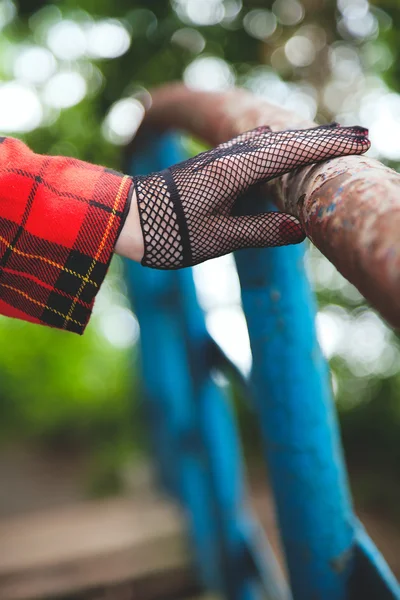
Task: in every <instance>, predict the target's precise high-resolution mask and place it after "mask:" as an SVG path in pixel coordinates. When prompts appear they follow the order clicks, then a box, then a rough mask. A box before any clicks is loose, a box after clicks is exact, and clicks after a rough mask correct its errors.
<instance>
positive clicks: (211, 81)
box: [183, 56, 235, 92]
mask: <svg viewBox="0 0 400 600" xmlns="http://www.w3.org/2000/svg"><path fill="white" fill-rule="evenodd" d="M183 80H184V82H185V83H186V85H187V86H188V87H190V88H192V89H195V90H207V91H209V92H214V91H220V90H226V89H228V88H230V87H232V86H233V85H234V83H235V74H234V72H233V69H232V67H231V66H230V65H229V64H228V63H227V62H226V61H225V60H223V59H222V58H217V57H215V56H201V57H199V58H196V59H195V60H194V61H193V62H191V63H190V64H189V65H188V66H187V67H186V69H185V72H184V74H183Z"/></svg>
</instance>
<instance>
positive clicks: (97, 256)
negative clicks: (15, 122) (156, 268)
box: [0, 138, 133, 334]
mask: <svg viewBox="0 0 400 600" xmlns="http://www.w3.org/2000/svg"><path fill="white" fill-rule="evenodd" d="M132 191H133V182H132V179H131V178H130V177H128V176H124V175H122V174H121V173H118V172H116V171H113V170H111V169H107V168H104V167H98V166H95V165H91V164H89V163H85V162H82V161H79V160H76V159H71V158H65V157H48V156H41V155H38V154H34V153H33V152H31V151H30V150H29V149H28V148H27V147H26V146H25V145H24V144H23V143H22V142H20V141H18V140H14V139H12V138H3V139H1V140H0V313H2V314H4V315H7V316H10V317H18V318H22V319H24V320H27V321H32V322H35V323H41V324H44V325H49V326H51V327H57V328H59V329H64V330H67V331H73V332H75V333H79V334H82V333H83V332H84V330H85V327H86V325H87V323H88V321H89V318H90V315H91V312H92V309H93V305H94V300H95V297H96V294H97V293H98V291H99V289H100V287H101V284H102V283H103V280H104V277H105V275H106V273H107V270H108V267H109V264H110V261H111V258H112V256H113V252H114V248H115V244H116V242H117V239H118V236H119V234H120V232H121V229H122V227H123V225H124V222H125V219H126V216H127V214H128V212H129V207H130V201H131V196H132Z"/></svg>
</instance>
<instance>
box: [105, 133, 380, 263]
mask: <svg viewBox="0 0 400 600" xmlns="http://www.w3.org/2000/svg"><path fill="white" fill-rule="evenodd" d="M367 135H368V131H367V130H366V129H364V128H361V127H343V128H342V127H339V126H338V125H337V124H336V123H334V124H332V125H325V126H321V127H315V128H313V129H304V130H294V131H281V132H276V133H273V132H272V131H271V130H270V129H269V127H266V126H263V127H259V128H257V129H255V130H252V131H249V132H247V133H244V134H241V135H239V136H238V137H236V138H234V139H233V140H231V141H229V142H226V143H224V144H221V145H219V146H217V147H216V148H214V149H213V150H210V151H208V152H203V153H201V154H199V155H198V156H196V157H194V158H191V159H189V160H187V161H184V162H182V163H179V164H177V165H174V166H173V167H171V168H169V169H165V170H164V171H162V172H160V173H153V174H151V175H148V176H143V177H135V178H134V184H135V190H136V198H133V203H132V208H131V211H130V214H129V215H128V218H127V221H126V223H125V226H124V229H123V231H122V233H121V235H120V239H119V240H118V243H117V247H116V250H117V252H120V253H122V254H124V255H127V256H129V257H130V258H134V259H136V260H140V258H141V257H142V264H143V265H145V266H149V267H154V268H158V269H177V268H181V267H187V266H192V265H195V264H198V263H200V262H203V261H205V260H208V259H210V258H214V257H217V256H222V255H223V254H227V253H229V252H233V251H235V250H238V249H240V248H254V247H257V248H258V247H266V246H282V245H287V244H296V243H298V242H301V241H302V240H303V239H304V237H305V235H304V233H303V230H302V228H301V225H300V223H299V222H298V220H297V219H296V218H295V217H293V216H292V215H289V214H286V213H279V212H266V213H262V214H259V215H252V216H232V208H233V205H234V203H235V200H236V199H237V197H238V196H239V195H241V194H242V193H244V192H246V191H247V190H248V189H249V188H250V187H251V186H252V185H254V184H259V183H264V182H266V181H268V180H270V179H273V178H274V177H277V176H280V175H283V174H284V173H287V172H289V171H291V170H292V169H295V168H297V167H300V166H304V165H308V164H312V163H315V162H320V161H323V160H326V159H328V158H333V157H337V156H344V155H349V154H362V153H363V152H365V151H366V150H368V148H369V146H370V144H369V141H368V138H367ZM135 200H136V202H135ZM142 255H143V256H142Z"/></svg>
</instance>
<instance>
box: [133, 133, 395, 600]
mask: <svg viewBox="0 0 400 600" xmlns="http://www.w3.org/2000/svg"><path fill="white" fill-rule="evenodd" d="M183 158H184V153H183V150H182V148H181V146H180V144H179V141H178V138H175V137H174V136H172V135H170V134H167V135H166V134H164V135H162V136H160V137H158V138H157V139H148V140H147V143H146V144H144V145H143V144H141V146H140V152H137V153H135V154H134V155H133V156H132V157H130V162H129V168H130V172H131V174H133V175H134V174H145V173H148V172H151V171H156V170H161V169H163V168H166V167H167V166H169V165H171V164H173V163H175V162H178V161H179V160H182V159H183ZM303 252H304V249H303V247H302V246H291V247H286V248H276V249H263V250H247V251H242V252H239V253H237V257H236V261H237V267H238V273H239V278H240V282H241V288H242V299H243V309H244V312H245V316H246V319H247V324H248V330H249V335H250V341H251V348H252V354H253V372H252V377H251V381H250V383H249V386H248V393H249V395H251V396H252V400H253V405H254V407H255V410H256V411H257V415H258V420H259V423H260V428H261V432H262V440H263V446H264V454H265V458H266V461H267V463H268V470H269V474H270V477H271V482H272V486H273V491H274V496H275V501H276V506H277V512H278V519H279V525H280V531H281V536H282V541H283V546H284V550H285V556H286V561H287V566H288V572H289V576H290V588H291V592H290V591H289V589H288V587H287V585H286V584H285V582H284V580H283V577H282V574H281V572H280V570H279V568H278V566H277V563H276V561H275V559H274V556H273V554H272V552H271V550H270V547H269V544H268V542H267V540H266V538H265V536H263V535H261V533H260V529H259V527H258V526H257V523H256V521H255V519H254V517H253V516H252V514H251V511H250V508H249V506H248V504H247V502H246V491H245V484H244V474H243V461H242V457H241V450H240V443H239V439H238V431H237V428H236V423H235V417H234V414H233V412H232V407H231V405H230V402H229V397H228V394H227V391H226V390H225V389H221V388H220V387H219V386H218V385H217V383H216V382H215V378H213V371H214V370H215V369H221V367H222V368H223V363H224V358H223V356H222V354H221V353H220V352H219V351H218V348H217V346H216V344H215V343H214V342H213V340H212V339H211V337H210V336H209V334H208V332H207V329H206V326H205V319H204V315H203V313H202V310H201V308H200V306H199V304H198V301H197V298H196V293H195V287H194V283H193V277H192V273H191V270H190V269H184V270H181V271H176V272H162V271H154V270H151V269H144V268H143V267H141V266H140V265H137V264H133V263H129V264H128V265H127V277H128V284H129V289H130V293H131V296H132V299H133V303H134V306H135V310H136V314H137V316H138V319H139V322H140V327H141V357H142V358H141V360H142V372H143V392H144V396H145V398H146V402H145V406H146V410H147V416H148V423H149V430H150V435H151V439H152V444H153V449H154V456H155V459H156V463H157V467H158V473H159V479H160V483H161V484H162V485H163V487H164V488H165V489H166V490H167V491H168V492H169V493H170V494H171V495H173V496H174V497H176V498H177V500H179V501H180V503H181V505H182V506H183V508H184V509H185V511H186V513H187V515H188V522H189V526H190V534H191V539H192V544H193V550H194V554H195V560H196V562H197V565H198V570H199V576H200V578H201V580H202V582H203V584H204V586H205V588H207V589H210V590H216V591H218V592H220V594H221V595H222V597H224V598H226V599H228V600H253V599H254V600H256V599H259V598H265V597H266V598H268V599H270V600H271V599H274V600H275V599H276V600H281V599H289V598H290V597H293V598H294V600H303V599H304V600H314V599H315V600H345V599H349V600H358V598H363V599H365V600H368V599H371V600H372V599H373V600H375V599H379V600H385V599H392V600H393V599H398V598H400V588H399V585H398V583H397V582H396V580H395V578H394V577H393V575H392V574H391V572H390V570H389V569H388V567H387V565H386V563H385V562H384V560H383V558H382V557H381V556H380V554H379V552H378V551H377V550H376V548H375V547H374V545H373V543H372V542H371V540H370V539H369V538H368V536H367V534H366V533H365V532H364V530H363V529H362V527H361V526H360V525H359V524H358V522H357V520H356V518H355V516H354V513H353V509H352V505H351V499H350V495H349V491H348V485H347V477H346V471H345V467H344V462H343V457H342V451H341V445H340V440H339V435H338V427H337V421H336V414H335V409H334V405H333V401H332V397H331V390H330V383H329V373H328V370H327V365H326V363H325V361H324V359H323V357H322V355H321V351H320V349H319V345H318V342H317V338H316V333H315V324H314V319H315V311H316V307H315V300H314V297H313V294H312V292H311V290H310V287H309V284H308V282H307V278H306V276H305V272H304V267H303ZM221 357H222V358H221ZM366 582H367V583H366ZM361 590H362V591H361ZM360 593H361V594H362V595H360Z"/></svg>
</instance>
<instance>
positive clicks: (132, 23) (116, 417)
mask: <svg viewBox="0 0 400 600" xmlns="http://www.w3.org/2000/svg"><path fill="white" fill-rule="evenodd" d="M191 1H192V4H193V0H191ZM194 1H197V4H198V6H199V5H200V6H201V5H202V4H203V0H194ZM290 1H291V3H292V4H293V2H294V4H295V5H297V8H298V7H299V6H300V9H301V18H300V19H299V20H297V21H296V19H294V20H293V18H292V22H289V24H287V21H288V19H286V22H285V18H283V17H282V16H281V17H279V15H281V14H282V3H280V4H279V2H275V3H272V2H270V1H268V0H243V1H241V0H225V1H224V2H222V0H221V2H219V1H218V0H215V2H214V4H215V5H217V4H222V6H223V8H224V10H225V18H224V19H223V20H220V21H219V22H216V23H214V24H209V25H202V24H200V23H199V22H196V20H194V21H193V20H191V19H190V18H189V17H188V16H187V14H186V16H185V1H184V0H182V1H180V0H179V1H176V2H175V1H173V2H168V1H167V0H151V1H148V2H144V1H138V0H81V1H80V2H76V1H74V0H60V1H58V2H54V3H51V2H47V3H46V2H43V1H36V0H20V2H18V4H13V3H12V2H11V1H10V0H3V1H2V2H0V16H1V15H3V16H4V15H6V16H7V15H8V17H7V18H4V19H3V20H4V21H5V24H4V26H3V29H2V32H1V38H0V50H1V52H0V79H1V80H2V81H3V82H7V81H12V80H14V79H15V73H14V71H13V64H14V62H13V61H14V60H15V57H16V56H18V53H19V52H20V51H21V48H23V47H24V46H26V45H27V44H29V45H33V46H38V47H47V44H48V35H49V31H50V30H51V28H52V27H53V26H54V25H55V24H56V23H58V22H60V21H61V20H63V19H69V20H72V21H75V22H76V23H78V24H80V25H82V26H85V25H87V24H90V23H92V22H97V21H99V20H100V19H116V20H118V21H119V22H120V23H122V25H123V26H124V27H125V29H126V30H127V31H128V32H129V35H130V38H131V43H130V46H129V49H128V50H127V51H126V52H125V53H124V54H123V55H121V56H118V57H116V58H113V59H96V58H90V57H89V56H87V55H83V56H81V57H80V58H78V59H77V60H74V61H68V60H61V59H57V70H58V71H59V72H62V71H63V70H65V69H70V70H71V69H72V70H74V71H76V72H78V73H80V74H82V75H83V77H84V78H85V80H86V83H87V93H86V95H85V97H84V98H83V99H82V101H80V102H79V103H78V104H76V105H75V106H72V107H70V108H67V109H63V110H56V109H54V108H49V107H46V106H45V103H44V104H43V106H44V109H43V110H44V120H43V123H42V124H41V125H40V126H38V127H37V128H35V129H34V130H31V131H28V132H15V135H18V136H19V137H22V138H23V139H24V140H25V141H27V143H28V144H29V145H30V146H31V147H32V149H34V150H35V151H37V152H41V153H51V154H66V155H74V156H77V157H79V158H82V159H84V160H88V161H92V162H96V163H101V164H107V165H109V166H113V167H115V168H118V169H121V168H122V166H121V165H122V161H123V150H124V148H123V147H121V146H119V145H117V144H112V143H111V142H109V141H107V139H106V138H105V136H104V135H103V130H104V129H103V123H104V119H105V118H106V115H107V114H108V112H109V111H110V109H111V108H112V107H113V105H114V104H115V103H116V102H117V101H118V100H120V99H121V98H127V97H131V96H137V95H138V94H139V95H140V93H142V92H143V89H145V90H147V89H150V88H151V87H153V86H157V85H160V84H162V83H165V82H167V81H172V80H180V79H182V77H183V76H184V73H185V69H186V68H187V66H188V65H189V64H191V63H192V61H194V60H196V59H198V58H199V55H200V56H206V57H207V56H208V57H216V58H219V59H222V60H223V61H225V62H226V64H227V65H228V66H229V67H230V69H231V73H233V74H234V77H235V81H236V85H242V86H247V87H250V88H251V81H252V80H254V77H256V76H259V75H260V73H262V72H264V71H262V69H266V71H265V72H266V73H267V74H269V75H268V76H269V77H270V76H271V72H272V70H273V71H274V72H275V73H276V76H277V81H278V82H279V81H283V82H287V83H290V85H293V86H295V87H292V88H290V89H291V90H299V89H303V90H306V92H307V90H308V92H307V93H311V96H312V97H313V101H314V103H315V106H316V110H315V111H314V112H315V113H316V114H315V115H314V116H315V119H316V120H317V121H320V122H325V121H328V120H331V119H333V118H335V117H336V116H337V114H338V113H339V115H343V114H346V101H347V100H348V98H349V97H350V95H351V93H352V87H351V82H350V83H349V84H348V92H347V91H346V90H347V88H345V89H344V92H343V90H342V92H343V97H342V100H341V106H340V107H339V108H338V110H336V111H332V110H331V109H330V108H329V103H328V105H327V103H326V102H325V101H324V90H325V89H326V86H327V85H328V83H329V82H331V81H332V80H333V78H334V70H333V68H332V52H333V51H334V50H335V48H338V47H340V48H346V49H347V50H346V51H351V52H352V54H350V56H352V57H353V58H352V61H353V62H351V61H350V67H349V68H350V69H351V68H354V69H355V68H356V67H357V69H358V71H357V77H359V78H361V79H362V80H364V81H369V80H370V79H371V78H374V79H373V80H374V82H375V84H377V82H378V83H379V85H386V86H388V90H392V91H393V92H394V93H396V92H400V43H399V42H398V40H399V39H400V38H399V35H400V4H399V3H398V1H397V0H375V1H374V2H371V3H369V4H368V2H366V1H365V0H352V1H350V2H348V3H347V4H348V6H351V7H353V9H357V7H358V8H359V10H360V11H361V12H360V15H362V14H365V11H367V12H368V15H371V18H372V19H373V26H371V28H370V30H369V31H367V32H366V33H365V34H363V33H361V34H355V33H354V31H353V32H352V29H351V27H350V29H349V28H347V29H346V18H345V17H346V11H345V8H344V5H345V3H344V2H338V3H336V2H333V1H330V0H304V1H303V2H302V4H300V3H299V2H297V0H290ZM209 2H211V0H204V4H207V3H209ZM288 2H289V0H288ZM211 4H213V3H212V2H211ZM289 4H290V2H289ZM293 10H294V9H293ZM252 11H260V12H259V13H257V14H256V13H252ZM271 11H272V12H271ZM363 11H364V13H363ZM200 13H201V11H200ZM251 14H253V16H254V15H256V17H257V18H260V19H261V20H262V19H263V18H264V19H266V20H268V19H269V20H270V21H271V19H272V20H274V19H275V21H276V28H275V30H274V31H273V33H272V34H271V35H266V36H265V38H264V39H263V36H262V35H261V36H260V35H259V34H257V35H254V31H255V29H254V24H253V26H252V27H253V29H252V27H250V25H247V26H245V24H246V23H250V21H251V19H250V16H251ZM10 15H11V16H10ZM249 15H250V16H249ZM274 15H276V16H274ZM353 16H354V13H353ZM246 18H247V20H246ZM7 19H8V22H7ZM200 21H201V18H200ZM270 21H269V22H270ZM289 21H290V19H289ZM343 22H345V24H344V25H343ZM253 23H254V19H253ZM310 26H311V28H314V29H307V27H308V28H309V27H310ZM305 27H306V29H304V28H305ZM184 28H185V29H187V30H188V31H189V39H191V40H192V42H191V43H188V44H186V45H185V44H183V43H177V41H176V40H177V37H176V36H174V34H175V33H176V32H177V31H180V30H182V29H184ZM301 28H303V29H301ZM315 28H316V29H315ZM316 31H317V33H318V34H319V35H320V36H321V35H322V34H323V37H324V42H323V44H322V46H321V47H320V49H319V50H318V51H317V52H316V53H315V57H314V58H313V60H312V61H311V62H309V64H306V65H297V66H296V65H295V64H292V63H290V61H289V60H287V57H286V58H285V53H284V48H285V44H286V43H287V41H288V40H290V39H291V38H292V37H293V36H295V35H302V36H303V37H304V36H305V37H307V35H309V36H310V39H311V40H312V41H313V38H312V36H313V35H314V34H315V32H316ZM307 32H308V33H307ZM312 32H314V33H312ZM196 35H197V37H196ZM193 40H194V41H196V40H197V42H196V43H197V46H196V43H194V41H193ZM313 43H314V42H313ZM338 44H339V46H338ZM199 49H200V54H199ZM271 64H272V65H273V69H272V70H271ZM352 65H353V66H352ZM260 68H261V71H260ZM350 79H351V78H350ZM375 84H374V85H375ZM43 85H44V84H43ZM307 86H308V87H307ZM33 87H34V88H35V91H36V93H37V94H38V95H39V97H41V94H42V87H43V86H42V87H41V85H37V86H36V87H35V86H33ZM311 88H312V92H310V89H311ZM264 93H265V95H266V96H268V88H267V89H266V91H265V92H264ZM346 94H347V95H346ZM272 100H273V98H272ZM11 133H13V132H11ZM380 158H381V159H383V160H386V161H387V162H390V164H391V165H392V166H394V167H397V166H398V165H397V163H396V160H394V159H393V157H391V156H385V155H384V154H383V155H382V156H381V157H380ZM309 264H310V271H311V276H312V278H313V280H314V283H315V286H316V289H317V292H318V298H319V303H320V307H321V310H322V311H324V310H325V311H327V312H328V313H329V314H331V315H332V314H339V315H341V317H342V318H345V319H347V321H346V323H354V322H356V321H357V320H358V322H360V323H361V325H362V323H363V319H364V320H365V318H366V315H367V317H368V318H367V321H368V319H369V321H368V323H369V322H370V321H371V319H373V318H375V317H372V316H371V315H372V313H371V311H369V309H368V307H367V306H366V304H365V302H364V301H363V299H362V298H361V297H360V296H359V295H357V293H356V292H355V291H354V289H352V288H351V286H350V285H349V284H347V283H346V282H345V281H344V280H342V279H341V278H340V276H338V275H337V274H331V275H330V276H329V277H327V276H326V273H327V272H328V271H329V267H328V266H327V264H326V262H324V259H323V258H322V257H320V256H318V255H317V254H316V253H315V252H310V255H309ZM327 270H328V271H327ZM329 273H330V271H329ZM121 274H122V266H121V262H120V261H119V260H118V259H116V260H115V261H114V264H113V267H112V269H111V273H110V276H109V279H108V283H107V288H106V292H104V293H103V300H102V301H101V302H102V307H103V308H102V311H100V312H99V313H98V314H95V316H94V318H93V320H92V322H91V324H90V326H89V328H88V330H87V333H86V334H85V335H84V336H83V337H82V338H79V337H77V336H73V335H70V334H65V333H61V332H58V331H53V330H50V329H46V328H40V327H37V326H32V325H29V324H26V323H20V322H17V321H14V320H8V319H5V318H1V319H0V341H1V347H2V348H3V351H2V352H1V353H0V381H1V386H0V414H1V418H0V441H1V442H2V443H3V444H6V443H10V442H11V441H13V442H15V441H16V440H23V441H26V440H30V441H31V443H38V442H40V443H41V444H47V445H49V446H50V447H54V446H56V445H58V444H61V443H62V444H64V445H65V444H67V445H71V444H72V445H80V446H83V447H85V448H87V449H89V450H90V451H91V452H94V453H95V454H96V452H97V453H99V456H100V457H101V458H100V460H101V461H103V462H104V463H105V464H106V467H105V470H106V471H107V469H109V470H110V471H111V472H112V471H113V469H114V468H116V465H118V464H119V462H120V461H121V460H123V458H124V457H126V456H127V455H129V454H130V453H132V452H133V451H134V450H135V449H138V448H139V449H140V448H142V447H143V441H144V439H145V435H143V432H142V430H141V425H140V419H139V413H140V394H139V392H138V389H137V386H136V345H135V344H133V343H132V344H130V345H129V344H128V345H127V346H123V347H121V346H118V345H115V344H114V343H112V341H110V339H109V338H108V337H107V335H105V334H104V327H103V325H102V323H104V319H107V315H108V312H107V311H112V310H114V308H115V307H116V306H117V307H120V308H121V309H126V308H127V307H128V301H127V299H126V292H125V288H124V284H123V280H122V275H121ZM321 274H322V275H321ZM335 311H336V313H335ZM338 311H339V312H338ZM379 327H380V329H379V331H380V332H381V335H382V336H383V337H384V338H385V345H384V352H385V353H386V354H385V360H384V361H383V363H382V365H383V366H381V367H380V368H372V367H371V366H368V365H367V366H365V365H364V367H363V365H362V364H360V363H357V361H354V360H351V357H349V355H348V354H346V353H343V352H340V351H338V352H336V353H334V354H333V355H332V357H331V364H332V370H333V373H334V378H335V390H336V397H337V402H338V405H339V408H340V411H341V419H342V425H343V435H344V439H345V443H346V449H347V452H348V454H349V456H350V457H351V458H354V459H355V458H357V459H360V460H362V461H366V462H368V465H369V467H370V469H371V470H373V469H374V468H375V469H376V470H379V469H382V465H385V470H386V469H387V470H388V471H389V472H390V473H393V471H394V472H398V465H399V464H400V444H399V443H398V439H399V437H400V435H399V434H400V397H399V396H400V392H399V389H400V386H399V383H400V381H399V377H400V376H399V368H400V365H399V364H398V363H399V360H398V359H399V356H400V353H399V350H398V340H397V337H396V336H395V335H394V334H393V333H392V332H390V330H389V329H388V328H386V326H385V325H384V324H383V323H381V322H380V321H379ZM360 339H362V338H360ZM367 341H368V340H367ZM379 360H381V357H380V358H379ZM377 361H378V359H377ZM385 361H386V362H385ZM381 362H382V361H381ZM243 418H244V419H245V420H246V418H247V417H245V416H244V417H243ZM144 445H145V444H144ZM104 449H105V450H104ZM104 457H106V458H104ZM100 470H101V469H100ZM107 472H108V471H107Z"/></svg>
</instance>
